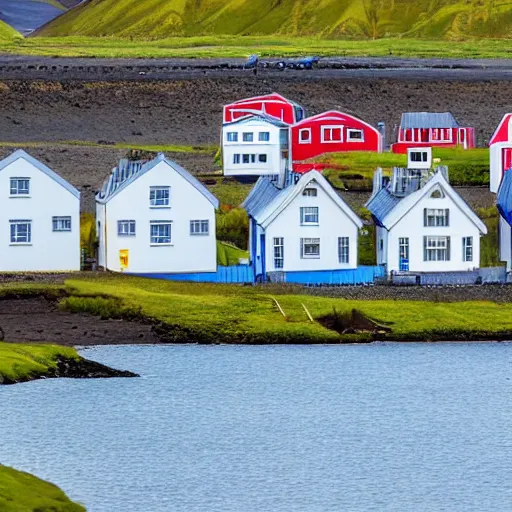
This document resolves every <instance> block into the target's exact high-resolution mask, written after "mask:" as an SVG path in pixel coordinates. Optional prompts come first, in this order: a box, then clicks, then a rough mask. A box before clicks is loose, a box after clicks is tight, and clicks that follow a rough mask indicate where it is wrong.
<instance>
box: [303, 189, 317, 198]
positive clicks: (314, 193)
mask: <svg viewBox="0 0 512 512" xmlns="http://www.w3.org/2000/svg"><path fill="white" fill-rule="evenodd" d="M302 195H303V196H305V197H317V196H318V189H317V188H316V187H306V188H305V189H304V190H303V191H302Z"/></svg>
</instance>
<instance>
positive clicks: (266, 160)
mask: <svg viewBox="0 0 512 512" xmlns="http://www.w3.org/2000/svg"><path fill="white" fill-rule="evenodd" d="M262 157H265V158H264V160H262V159H261V158H262ZM258 163H259V164H266V163H268V155H267V154H266V153H261V154H259V155H258Z"/></svg>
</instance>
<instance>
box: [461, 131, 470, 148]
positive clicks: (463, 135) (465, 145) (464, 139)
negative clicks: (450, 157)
mask: <svg viewBox="0 0 512 512" xmlns="http://www.w3.org/2000/svg"><path fill="white" fill-rule="evenodd" d="M459 144H460V145H461V146H462V147H463V148H464V149H468V141H467V133H466V129H465V128H459Z"/></svg>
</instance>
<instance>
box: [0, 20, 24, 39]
mask: <svg viewBox="0 0 512 512" xmlns="http://www.w3.org/2000/svg"><path fill="white" fill-rule="evenodd" d="M17 37H21V34H20V33H19V32H16V30H14V29H13V28H12V27H11V26H9V25H7V23H4V22H3V21H2V20H0V41H12V40H13V39H16V38H17Z"/></svg>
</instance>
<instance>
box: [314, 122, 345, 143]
mask: <svg viewBox="0 0 512 512" xmlns="http://www.w3.org/2000/svg"><path fill="white" fill-rule="evenodd" d="M344 128H345V126H344V125H343V124H332V125H322V126H321V127H320V130H321V134H322V143H323V144H340V143H343V129H344ZM338 129H339V131H340V137H341V138H340V140H326V138H325V132H326V131H327V130H338Z"/></svg>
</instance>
